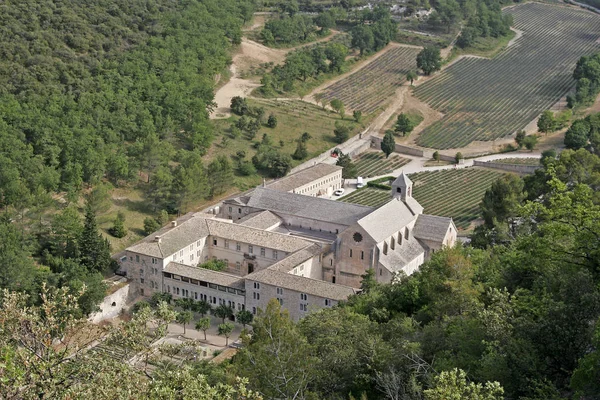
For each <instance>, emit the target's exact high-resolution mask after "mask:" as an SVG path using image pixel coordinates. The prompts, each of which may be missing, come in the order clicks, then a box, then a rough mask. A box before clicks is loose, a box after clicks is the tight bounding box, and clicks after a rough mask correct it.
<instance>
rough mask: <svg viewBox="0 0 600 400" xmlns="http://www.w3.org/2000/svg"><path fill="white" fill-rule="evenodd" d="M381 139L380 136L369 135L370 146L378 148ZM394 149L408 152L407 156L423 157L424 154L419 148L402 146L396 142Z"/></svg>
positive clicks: (398, 151)
mask: <svg viewBox="0 0 600 400" xmlns="http://www.w3.org/2000/svg"><path fill="white" fill-rule="evenodd" d="M382 141H383V139H382V138H380V137H377V136H371V147H373V148H375V149H378V150H380V149H381V142H382ZM394 151H395V152H396V153H400V154H408V155H409V156H417V157H423V155H424V152H423V150H421V149H415V148H414V147H409V146H404V145H401V144H398V143H396V147H395V148H394Z"/></svg>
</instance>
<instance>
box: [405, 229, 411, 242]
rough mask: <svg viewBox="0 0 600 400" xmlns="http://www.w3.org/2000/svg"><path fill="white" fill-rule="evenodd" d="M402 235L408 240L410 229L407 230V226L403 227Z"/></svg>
mask: <svg viewBox="0 0 600 400" xmlns="http://www.w3.org/2000/svg"><path fill="white" fill-rule="evenodd" d="M404 237H405V238H406V240H410V231H409V230H408V227H406V228H404Z"/></svg>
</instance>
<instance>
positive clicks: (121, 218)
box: [109, 211, 127, 238]
mask: <svg viewBox="0 0 600 400" xmlns="http://www.w3.org/2000/svg"><path fill="white" fill-rule="evenodd" d="M109 232H110V234H111V235H113V236H114V237H116V238H123V237H125V236H126V235H127V229H125V215H124V214H123V213H122V212H120V211H119V213H118V214H117V218H116V219H115V224H114V225H113V227H112V228H110V230H109Z"/></svg>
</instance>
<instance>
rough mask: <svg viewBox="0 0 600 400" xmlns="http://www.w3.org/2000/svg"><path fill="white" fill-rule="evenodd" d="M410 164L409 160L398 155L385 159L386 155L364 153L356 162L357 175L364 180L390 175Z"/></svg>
mask: <svg viewBox="0 0 600 400" xmlns="http://www.w3.org/2000/svg"><path fill="white" fill-rule="evenodd" d="M409 162H410V160H409V159H408V158H402V157H400V156H399V155H397V154H392V155H390V156H389V157H388V158H385V154H383V153H382V152H367V153H363V154H361V155H360V156H358V158H356V159H355V160H354V163H355V164H356V169H357V175H358V176H362V177H363V178H369V177H371V176H378V175H384V174H389V173H390V172H392V171H394V170H396V169H398V168H400V167H402V166H403V165H406V164H408V163H409Z"/></svg>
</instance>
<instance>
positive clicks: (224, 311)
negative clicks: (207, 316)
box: [213, 304, 234, 323]
mask: <svg viewBox="0 0 600 400" xmlns="http://www.w3.org/2000/svg"><path fill="white" fill-rule="evenodd" d="M233 313H234V310H233V308H231V307H229V306H227V305H225V304H221V305H219V306H218V307H217V308H215V309H214V310H213V315H214V316H215V317H217V318H221V319H222V320H223V323H225V318H229V317H233Z"/></svg>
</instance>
